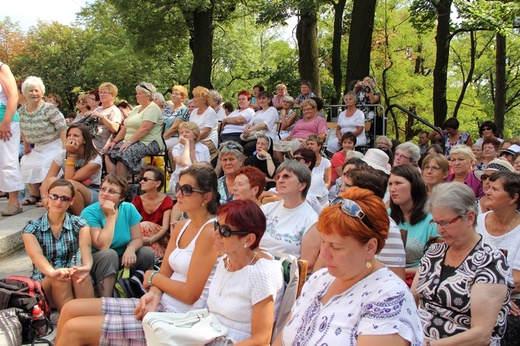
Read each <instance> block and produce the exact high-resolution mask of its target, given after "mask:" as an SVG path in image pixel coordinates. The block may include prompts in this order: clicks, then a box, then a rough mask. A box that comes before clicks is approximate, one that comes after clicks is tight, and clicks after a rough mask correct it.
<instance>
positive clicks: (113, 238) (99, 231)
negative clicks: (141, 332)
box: [81, 174, 155, 297]
mask: <svg viewBox="0 0 520 346" xmlns="http://www.w3.org/2000/svg"><path fill="white" fill-rule="evenodd" d="M128 191H129V187H128V183H127V181H126V178H125V177H122V176H120V175H115V174H108V175H107V176H106V177H105V179H103V182H102V183H101V188H100V189H99V201H98V202H97V203H94V204H91V205H89V206H88V207H86V208H85V209H84V210H83V212H82V213H81V216H83V217H84V218H85V219H86V220H87V222H88V224H89V225H90V236H91V237H92V253H93V255H92V256H93V259H94V264H93V266H92V270H91V276H92V278H93V280H94V282H95V284H96V287H97V293H98V295H99V296H101V297H112V294H113V291H114V284H115V282H116V275H117V272H118V271H119V269H121V268H122V267H125V268H130V267H134V268H135V269H137V270H142V271H146V270H148V269H152V268H153V264H154V261H155V255H154V253H153V251H152V249H150V248H148V247H146V246H144V247H143V235H142V234H141V226H140V221H141V219H142V217H141V215H140V214H139V212H138V211H137V209H136V208H135V207H134V205H133V204H131V203H128V202H124V200H125V198H126V196H127V194H128Z"/></svg>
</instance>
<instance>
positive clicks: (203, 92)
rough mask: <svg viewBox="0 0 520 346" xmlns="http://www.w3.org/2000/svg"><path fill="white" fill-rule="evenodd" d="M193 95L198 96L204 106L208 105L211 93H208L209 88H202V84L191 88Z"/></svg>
mask: <svg viewBox="0 0 520 346" xmlns="http://www.w3.org/2000/svg"><path fill="white" fill-rule="evenodd" d="M193 96H194V97H200V98H201V99H202V100H203V101H204V103H205V104H206V106H209V101H210V100H211V95H210V94H209V90H208V89H207V88H204V87H203V86H198V87H196V88H195V89H193Z"/></svg>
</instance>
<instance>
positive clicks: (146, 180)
mask: <svg viewBox="0 0 520 346" xmlns="http://www.w3.org/2000/svg"><path fill="white" fill-rule="evenodd" d="M148 180H151V181H157V179H152V178H148V177H142V178H141V181H144V182H145V183H147V182H148Z"/></svg>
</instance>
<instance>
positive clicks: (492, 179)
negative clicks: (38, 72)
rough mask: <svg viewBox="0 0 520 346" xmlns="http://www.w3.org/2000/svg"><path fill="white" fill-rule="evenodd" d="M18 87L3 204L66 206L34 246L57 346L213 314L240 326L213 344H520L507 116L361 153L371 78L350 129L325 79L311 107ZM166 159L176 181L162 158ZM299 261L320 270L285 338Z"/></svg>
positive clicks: (1, 70) (518, 156)
mask: <svg viewBox="0 0 520 346" xmlns="http://www.w3.org/2000/svg"><path fill="white" fill-rule="evenodd" d="M0 82H1V83H0V85H1V89H0V112H1V114H2V116H3V120H2V122H1V123H0V139H1V141H0V145H1V147H0V148H2V149H1V150H2V152H3V153H4V154H5V155H3V156H2V158H1V159H0V165H1V166H2V173H1V175H0V177H1V178H0V190H2V191H4V192H6V193H7V194H8V198H9V204H8V207H7V209H6V210H4V211H3V212H2V215H4V216H10V215H16V214H18V213H20V212H22V211H23V210H22V206H21V205H20V202H19V201H18V191H20V190H22V189H23V188H24V185H26V186H27V188H28V191H29V194H28V196H27V198H26V199H25V200H24V201H22V202H21V204H22V205H32V204H41V205H42V206H43V207H45V208H46V209H47V211H46V213H45V214H44V215H43V216H42V217H40V218H38V219H36V220H33V221H30V222H28V223H27V225H26V226H25V227H24V229H23V230H22V237H23V241H24V244H25V248H26V251H27V253H28V255H29V256H30V258H31V260H32V262H33V266H34V270H33V278H34V279H37V280H41V281H42V284H43V287H44V289H45V292H46V294H47V296H48V297H49V301H50V302H51V305H52V306H53V307H54V308H55V309H57V310H58V311H59V313H60V316H59V320H58V330H57V336H56V345H59V346H61V345H86V344H100V345H145V344H146V337H145V332H144V330H143V327H142V322H141V320H142V319H143V317H144V316H145V315H146V314H147V313H148V312H153V311H156V312H176V313H185V312H187V311H190V310H193V309H199V308H207V309H208V310H209V312H210V313H213V314H214V315H215V316H216V318H217V319H218V320H219V322H220V323H221V324H222V325H224V326H225V327H227V328H228V330H229V333H228V334H227V335H226V336H225V337H224V338H221V339H219V340H215V341H213V342H212V343H211V345H224V344H229V343H232V344H240V345H267V344H271V343H272V344H273V345H288V344H291V345H314V344H328V345H342V344H352V345H356V344H358V345H373V344H389V345H413V346H420V345H452V344H453V345H454V344H459V343H460V344H471V345H480V344H482V345H500V344H502V345H513V344H516V342H517V340H518V332H519V329H518V328H520V323H519V321H520V309H519V307H518V302H517V300H516V299H517V298H520V274H519V273H520V271H519V270H520V252H519V251H518V248H519V247H520V246H519V245H520V218H519V217H517V215H518V210H519V209H520V146H519V143H520V142H517V141H516V140H515V139H511V140H504V139H501V138H500V134H498V133H497V132H496V126H495V124H494V123H493V122H491V121H487V122H485V123H483V124H482V125H481V126H480V127H479V133H480V134H481V136H482V138H481V139H478V140H476V141H475V142H473V140H472V138H471V136H469V134H468V133H467V132H463V131H461V130H459V123H458V121H457V120H456V119H448V120H447V121H446V123H445V124H444V126H443V130H442V131H441V133H439V132H437V131H435V132H432V133H428V132H426V131H423V132H421V133H420V134H419V136H418V144H415V143H413V142H404V143H396V141H392V140H391V139H389V138H388V137H385V136H380V137H379V138H377V140H376V141H374V143H375V145H374V146H375V147H374V148H369V149H368V150H360V147H363V146H365V145H366V144H367V138H366V137H365V122H366V120H367V119H368V118H369V117H373V116H374V114H369V113H370V112H372V111H373V108H371V107H366V105H365V102H366V103H368V104H376V103H377V102H379V94H378V93H377V92H375V88H376V86H375V81H374V79H373V78H371V77H367V78H365V79H364V80H361V81H359V82H358V83H356V84H355V85H354V86H353V91H352V92H348V93H347V94H346V95H345V96H344V102H345V110H344V111H343V112H341V114H339V117H338V122H337V128H336V129H334V130H332V132H333V135H335V136H331V134H330V133H329V130H328V129H327V126H326V122H325V119H324V118H323V117H322V113H321V108H320V107H322V103H320V100H316V95H315V94H314V93H313V92H312V86H311V85H310V83H308V82H306V81H302V83H301V94H300V95H298V96H297V97H295V98H293V97H291V96H289V95H288V94H287V87H286V86H285V85H283V84H279V85H277V87H276V91H275V92H274V93H273V94H271V93H269V92H266V91H265V90H263V87H262V86H260V85H257V86H255V87H254V89H253V93H252V94H251V93H250V92H249V91H247V90H241V91H239V92H238V93H237V100H236V104H237V105H236V108H235V106H234V105H233V104H225V103H223V100H222V96H221V95H220V94H219V93H218V92H217V91H215V90H208V89H207V88H204V87H200V86H199V87H196V88H194V90H193V99H192V100H190V101H192V102H191V104H190V102H188V101H187V97H188V92H187V90H186V88H184V87H183V86H180V85H174V86H173V87H172V88H171V101H170V102H167V101H165V99H164V96H162V95H161V94H158V93H157V92H156V88H155V86H154V85H152V84H151V83H148V82H141V83H139V84H137V85H136V86H135V91H136V100H137V103H138V105H137V106H135V107H132V106H131V105H130V104H129V103H128V102H127V101H125V100H117V92H118V89H117V87H116V86H115V85H113V84H111V83H102V84H101V85H100V86H99V88H98V89H96V90H92V91H91V92H89V93H88V94H84V95H79V96H78V100H77V110H78V113H77V114H76V116H74V117H70V119H71V120H70V122H69V123H67V121H66V120H65V117H64V116H63V115H62V114H61V112H60V110H59V104H58V105H54V104H52V103H51V102H50V101H59V96H57V95H47V99H46V100H45V86H44V84H43V81H42V80H41V79H40V78H38V77H28V78H26V79H25V80H24V81H23V83H21V84H20V83H19V84H20V88H19V90H18V91H19V92H20V93H21V96H20V97H18V91H17V89H16V88H17V85H16V81H15V79H14V77H13V76H12V74H11V73H10V71H9V69H8V66H6V65H2V64H0ZM360 100H363V102H362V103H360V102H359V101H360ZM295 105H297V106H298V107H296V108H295ZM300 111H301V117H300ZM20 140H21V141H22V142H23V156H22V159H21V161H20V162H19V161H18V155H15V156H14V155H13V156H12V157H11V154H10V153H11V152H12V151H14V152H15V153H18V149H19V148H20ZM365 149H367V148H365ZM163 151H167V152H168V153H169V157H170V158H171V162H172V164H173V165H174V166H175V167H174V169H173V170H172V172H165V171H164V169H160V168H157V167H153V166H147V165H145V164H143V161H144V158H145V157H147V156H149V155H156V154H159V153H160V152H163ZM363 152H364V154H363ZM169 174H171V176H170V177H169V181H168V175H169ZM135 175H139V187H140V190H141V192H142V193H141V194H140V195H137V196H132V198H130V196H131V193H130V183H129V181H133V180H132V178H133V176H135ZM165 185H167V186H169V188H170V189H171V190H172V192H173V195H171V194H165V193H162V192H161V191H162V189H163V188H164V187H165ZM280 253H282V254H286V255H288V256H293V257H294V258H297V259H300V260H303V261H305V262H306V263H307V268H308V269H307V276H306V277H304V278H302V282H303V281H304V282H305V283H304V284H303V288H302V291H301V295H299V297H294V300H293V301H292V302H291V305H290V307H289V308H290V313H289V316H288V318H287V319H286V320H284V321H281V322H282V323H281V325H282V326H284V327H283V328H282V329H281V331H278V330H277V331H276V333H273V331H274V329H273V326H274V325H275V323H276V321H277V317H278V316H279V311H280V309H281V305H282V304H281V303H282V300H283V299H284V295H285V294H286V292H285V285H286V284H287V282H286V280H285V278H284V271H283V268H282V265H281V262H280V261H279V260H277V257H276V256H277V254H280ZM122 268H133V269H136V270H142V271H143V272H144V277H143V282H142V285H143V288H144V289H145V290H146V293H145V294H144V295H143V296H142V297H137V298H115V297H114V287H115V284H116V280H117V276H118V272H119V271H120V270H121V269H122ZM279 324H280V323H279Z"/></svg>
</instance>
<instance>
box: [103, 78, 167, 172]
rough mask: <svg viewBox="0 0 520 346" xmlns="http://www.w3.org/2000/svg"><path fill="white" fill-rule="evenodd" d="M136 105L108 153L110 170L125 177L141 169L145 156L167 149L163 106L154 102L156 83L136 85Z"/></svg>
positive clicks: (108, 170)
mask: <svg viewBox="0 0 520 346" xmlns="http://www.w3.org/2000/svg"><path fill="white" fill-rule="evenodd" d="M135 92H136V94H135V97H136V100H137V103H138V104H139V105H138V106H135V107H134V109H132V112H130V115H129V116H128V118H127V119H126V120H125V125H124V126H122V127H121V130H120V131H119V132H118V134H117V135H116V137H115V138H114V140H113V141H112V143H110V145H109V146H108V148H109V150H108V152H107V153H106V156H105V164H106V170H107V173H111V174H116V173H117V174H119V175H121V176H123V177H125V178H126V176H127V174H128V171H131V172H132V173H138V172H139V171H140V170H141V167H142V163H141V161H142V159H143V158H144V157H145V156H147V155H152V154H157V153H158V152H160V151H161V150H164V149H165V148H164V143H163V140H162V128H163V118H162V114H161V109H160V108H159V106H157V104H155V102H153V99H154V95H155V87H154V86H153V85H152V84H150V83H146V82H143V83H140V84H139V85H137V86H136V87H135Z"/></svg>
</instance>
